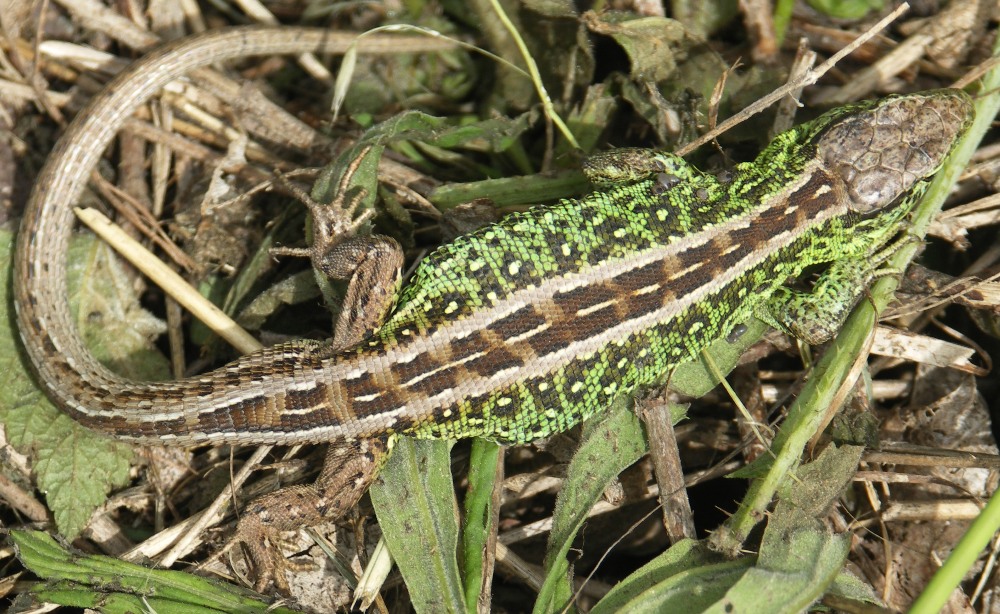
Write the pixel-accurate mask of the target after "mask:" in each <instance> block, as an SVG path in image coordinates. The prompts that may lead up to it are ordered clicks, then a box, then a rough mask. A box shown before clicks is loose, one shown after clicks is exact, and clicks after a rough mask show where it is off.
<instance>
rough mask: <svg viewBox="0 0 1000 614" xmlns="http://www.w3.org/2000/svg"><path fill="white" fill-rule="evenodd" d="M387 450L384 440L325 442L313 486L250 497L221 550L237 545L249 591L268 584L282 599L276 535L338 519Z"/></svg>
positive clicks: (284, 588)
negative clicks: (250, 574)
mask: <svg viewBox="0 0 1000 614" xmlns="http://www.w3.org/2000/svg"><path fill="white" fill-rule="evenodd" d="M391 447H392V440H391V437H390V436H386V437H377V438H372V439H362V440H357V441H352V442H342V443H340V444H331V445H330V446H329V448H328V449H327V453H326V460H325V461H324V464H323V470H322V471H321V472H320V475H319V477H318V478H317V479H316V482H314V483H313V484H309V485H298V486H289V487H286V488H282V489H279V490H276V491H274V492H272V493H270V494H267V495H264V496H262V497H258V498H257V499H254V501H253V502H251V504H250V505H248V506H247V508H246V510H244V514H243V516H242V518H240V522H239V524H238V525H237V528H236V533H235V534H234V535H233V537H232V538H231V539H230V541H229V543H228V544H227V545H226V547H225V548H223V550H222V552H225V551H227V550H229V549H230V548H231V547H232V546H233V545H235V544H242V545H243V546H244V548H245V549H246V550H245V552H246V554H248V555H249V556H248V562H249V563H250V564H251V565H252V566H253V571H254V577H255V578H256V580H255V582H254V589H255V590H257V591H258V592H263V591H264V590H266V589H267V587H268V586H269V585H271V584H272V583H273V584H274V586H275V588H277V589H278V591H279V592H281V593H282V594H286V595H287V594H288V592H289V586H288V580H287V578H286V577H285V572H286V571H288V570H289V569H290V567H291V566H290V564H289V563H288V561H287V560H286V559H285V557H284V555H283V554H282V552H281V550H280V548H279V547H278V535H279V534H280V533H281V532H282V531H295V530H298V529H300V528H302V527H305V526H312V525H316V524H319V523H321V522H324V521H329V520H334V519H337V518H339V517H341V516H343V515H344V514H345V513H346V512H347V510H349V509H351V508H352V507H354V506H355V505H356V504H357V502H358V500H360V499H361V496H362V495H364V494H365V491H367V490H368V486H369V485H371V483H372V481H373V480H374V479H375V476H377V475H378V472H379V470H380V469H381V468H382V465H383V464H384V463H385V460H386V458H387V457H388V454H389V450H390V449H391Z"/></svg>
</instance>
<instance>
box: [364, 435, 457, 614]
mask: <svg viewBox="0 0 1000 614" xmlns="http://www.w3.org/2000/svg"><path fill="white" fill-rule="evenodd" d="M451 446H452V442H450V441H432V440H419V439H411V438H408V437H401V438H399V440H398V441H397V442H396V444H395V446H394V447H393V449H392V454H391V455H390V456H389V460H388V461H387V462H386V465H385V467H384V468H383V469H382V472H381V473H380V474H379V477H378V480H376V481H375V483H374V484H373V485H372V487H371V489H369V493H370V494H371V499H372V504H373V505H374V506H375V514H376V515H377V516H378V520H379V526H380V527H381V528H382V533H384V534H385V540H386V544H387V545H388V546H389V552H391V553H392V558H393V559H395V561H396V564H397V565H398V566H399V571H400V572H401V573H402V574H403V579H404V580H405V581H406V586H407V588H408V589H409V591H410V599H411V600H412V602H413V607H414V609H415V610H416V611H417V612H455V613H458V612H464V611H465V597H464V591H463V588H462V579H461V577H460V575H459V571H458V534H459V528H458V507H457V506H458V504H457V503H456V501H455V491H454V488H453V486H452V478H451V454H450V450H451Z"/></svg>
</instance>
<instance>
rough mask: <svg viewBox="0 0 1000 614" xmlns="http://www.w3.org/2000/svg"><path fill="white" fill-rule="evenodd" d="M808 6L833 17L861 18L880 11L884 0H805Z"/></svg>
mask: <svg viewBox="0 0 1000 614" xmlns="http://www.w3.org/2000/svg"><path fill="white" fill-rule="evenodd" d="M806 2H807V4H809V6H811V7H813V8H814V9H816V10H817V11H819V12H820V13H825V14H826V15H829V16H830V17H833V18H835V19H861V18H862V17H864V16H865V15H867V14H868V13H870V12H872V11H881V10H882V8H883V7H884V6H885V0H806Z"/></svg>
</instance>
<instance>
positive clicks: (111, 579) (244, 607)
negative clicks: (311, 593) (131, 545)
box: [10, 531, 294, 614]
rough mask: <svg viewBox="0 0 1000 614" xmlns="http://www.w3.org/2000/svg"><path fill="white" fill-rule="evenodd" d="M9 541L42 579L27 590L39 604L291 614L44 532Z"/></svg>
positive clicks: (19, 534) (228, 587) (236, 590)
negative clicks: (87, 550)
mask: <svg viewBox="0 0 1000 614" xmlns="http://www.w3.org/2000/svg"><path fill="white" fill-rule="evenodd" d="M10 538H11V541H13V542H14V546H15V547H16V549H17V556H18V558H19V559H20V560H21V562H22V563H23V564H24V566H25V567H27V568H28V569H29V570H31V572H32V573H34V574H35V575H37V576H39V577H41V578H44V579H45V580H46V582H44V583H39V584H36V585H35V587H34V588H33V589H32V591H31V592H32V593H33V594H34V595H35V597H36V598H37V599H38V600H39V601H48V602H52V603H57V604H60V605H66V606H74V607H87V608H97V609H100V610H101V611H102V612H112V613H118V612H120V613H122V614H125V613H128V612H159V613H160V614H165V613H173V612H176V613H178V614H181V613H187V612H234V613H254V612H260V613H264V612H282V613H285V614H290V613H291V612H293V611H294V610H290V609H288V608H281V607H274V606H271V605H269V603H268V602H267V601H265V600H264V599H263V598H262V597H261V596H260V595H257V594H256V593H252V592H250V591H248V590H246V589H243V588H240V587H238V586H236V585H233V584H228V583H224V582H219V581H216V580H209V579H207V578H201V577H198V576H194V575H191V574H189V573H185V572H182V571H170V570H165V569H149V568H147V567H142V566H141V565H135V564H134V563H126V562H125V561H121V560H118V559H115V558H112V557H109V556H101V555H85V554H83V553H81V552H78V551H71V550H69V549H68V548H65V547H63V546H61V545H60V544H59V543H57V542H56V540H55V539H53V538H52V536H50V535H48V534H47V533H45V532H43V531H11V533H10Z"/></svg>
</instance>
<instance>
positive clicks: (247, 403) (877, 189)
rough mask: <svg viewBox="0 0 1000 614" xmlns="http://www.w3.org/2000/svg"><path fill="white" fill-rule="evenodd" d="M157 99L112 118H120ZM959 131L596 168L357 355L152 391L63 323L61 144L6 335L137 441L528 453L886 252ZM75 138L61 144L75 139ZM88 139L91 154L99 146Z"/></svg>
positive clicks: (430, 284)
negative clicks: (832, 267) (383, 439)
mask: <svg viewBox="0 0 1000 614" xmlns="http://www.w3.org/2000/svg"><path fill="white" fill-rule="evenodd" d="M206 40H208V39H206ZM317 45H319V43H317ZM286 47H288V48H289V49H291V44H288V45H286ZM283 49H284V48H283V47H282V48H275V47H272V48H269V49H263V50H258V52H260V53H269V52H280V51H282V50H283ZM215 51H216V55H215V56H214V57H212V61H218V60H219V59H221V58H220V57H219V55H220V54H222V55H225V53H228V52H232V55H234V56H235V55H239V54H240V53H242V54H246V52H247V50H246V49H244V50H241V52H237V51H236V50H235V49H227V48H226V47H225V45H224V44H222V43H220V44H219V45H218V48H217V49H216V50H215ZM295 51H298V49H297V48H296V49H295ZM167 52H169V49H168V50H167ZM165 53H166V52H165ZM162 55H164V54H161V56H162ZM208 55H209V57H211V54H208ZM161 59H162V58H161ZM146 63H151V61H149V62H146ZM195 63H197V60H196V59H191V60H189V61H188V64H187V65H185V66H184V67H183V69H184V71H186V70H188V69H190V68H191V67H192V66H193V65H194V64H195ZM142 64H143V63H140V64H139V66H138V68H136V69H133V70H132V71H131V74H133V75H134V74H136V73H138V71H140V70H141V69H142ZM178 72H180V69H178ZM173 76H176V75H173ZM127 78H129V77H128V74H126V75H125V76H123V77H121V79H122V80H123V81H124V80H126V79H127ZM164 79H166V77H164ZM164 82H165V81H164ZM155 89H156V88H153V87H152V86H151V87H149V88H147V90H148V91H144V92H142V93H141V94H140V95H136V96H134V97H132V98H131V99H129V100H127V101H125V102H127V103H128V105H131V107H132V108H134V107H135V106H137V105H138V104H141V103H142V102H143V100H144V99H145V98H148V97H149V96H150V95H152V93H153V92H154V91H155ZM102 104H103V105H104V107H101V105H102ZM116 104H117V105H120V106H121V105H124V102H123V101H122V100H119V101H112V102H108V101H107V99H105V100H102V101H99V102H98V103H97V104H96V105H95V106H96V108H94V107H91V108H90V109H89V115H90V117H88V116H87V115H88V114H87V113H81V116H83V117H81V118H80V119H79V120H78V122H77V123H78V124H79V123H83V122H87V121H91V122H93V121H101V120H104V121H105V122H106V123H108V124H109V125H110V124H114V122H108V121H107V120H108V116H110V117H111V118H112V119H113V120H115V121H118V120H121V121H124V117H127V116H128V114H129V113H130V112H131V111H130V110H129V109H124V110H123V108H119V107H115V106H113V105H116ZM128 105H125V106H128ZM105 107H106V108H105ZM971 114H972V111H971V103H970V101H969V99H968V97H967V96H966V95H965V94H964V93H961V92H958V91H955V90H941V91H937V92H931V93H927V94H923V95H911V96H904V97H897V98H889V99H885V100H883V101H879V102H868V103H861V104H859V105H854V106H848V107H843V108H841V109H838V110H835V111H833V112H831V113H828V114H827V115H824V116H823V117H821V118H820V119H818V120H816V121H814V122H812V123H810V124H807V125H805V126H803V127H800V128H797V129H795V130H793V131H790V132H787V133H784V134H782V135H780V136H779V137H777V138H776V139H775V140H774V141H773V142H772V144H771V145H770V146H769V147H768V148H767V149H766V150H765V151H764V152H763V153H762V154H761V156H760V157H758V159H757V160H756V161H754V162H752V163H747V164H741V165H738V166H737V167H736V169H735V170H734V171H733V173H732V177H731V179H729V180H728V181H724V182H723V181H720V180H718V179H717V178H715V177H713V176H710V175H705V174H702V173H700V172H698V171H696V170H694V169H692V168H691V167H688V166H687V165H686V164H685V163H684V162H683V161H682V160H680V159H678V158H675V157H673V156H670V155H669V154H655V155H654V154H650V153H649V152H646V153H645V154H643V153H636V154H635V159H634V160H632V159H629V155H631V154H630V153H629V152H624V153H618V154H614V155H612V156H610V157H604V158H598V160H597V162H595V164H596V165H597V166H598V167H599V168H597V169H596V170H597V171H599V174H601V175H603V176H604V177H611V178H612V180H611V181H610V182H609V183H608V185H607V186H604V187H602V188H601V189H599V190H598V191H596V192H594V193H592V194H590V195H588V196H586V197H584V198H582V199H579V200H567V201H563V202H561V203H560V204H558V205H555V206H552V207H546V208H536V209H532V210H530V211H528V212H526V213H523V214H515V215H512V216H508V217H507V218H505V219H503V220H502V221H500V222H499V223H497V224H495V225H493V226H489V227H486V228H484V229H481V230H479V231H477V232H475V233H472V234H470V235H467V236H466V237H463V238H460V239H458V240H457V241H455V242H454V243H452V244H450V245H446V246H444V247H442V248H440V249H439V250H437V251H435V252H434V253H433V254H431V255H430V256H428V257H427V258H426V259H425V260H424V261H423V262H422V263H421V265H420V267H419V268H418V270H417V272H416V273H415V274H414V276H413V278H412V280H411V281H410V283H409V284H408V286H407V287H406V288H404V290H403V292H402V294H401V296H400V298H399V302H398V306H397V308H396V309H395V310H394V312H393V313H392V314H391V316H390V317H389V319H388V321H387V322H386V323H385V325H384V326H383V327H381V328H380V329H379V330H378V331H377V332H376V334H375V336H374V337H373V338H372V339H371V340H369V341H368V342H366V343H364V344H362V345H361V346H360V347H358V348H356V349H354V350H351V351H347V352H344V353H340V354H336V355H329V354H330V352H328V351H324V349H323V346H321V345H319V344H315V343H311V342H298V343H293V344H285V345H280V346H276V347H272V348H269V349H266V350H262V351H260V352H256V353H253V354H250V355H247V356H244V357H242V358H240V359H238V360H236V361H235V362H233V363H230V364H229V365H227V366H225V367H222V368H220V369H218V370H216V371H213V372H211V373H208V374H205V375H202V376H198V377H193V378H189V379H185V380H178V381H174V382H162V383H160V382H157V383H146V382H134V381H129V380H125V379H124V378H121V377H119V376H117V375H115V374H113V373H111V372H110V371H108V370H107V369H105V368H104V367H103V366H101V365H100V364H98V363H97V362H96V361H95V360H94V359H93V358H92V357H91V356H90V355H89V353H87V352H86V350H85V349H84V347H83V345H82V343H81V342H80V340H79V337H78V334H77V333H76V331H75V330H74V329H73V327H72V325H71V324H70V323H71V321H72V320H71V318H70V316H69V308H68V304H67V302H66V298H65V291H64V290H65V279H64V276H65V272H64V267H65V265H64V263H61V261H60V262H59V263H55V264H53V263H52V262H51V259H53V258H58V259H62V258H64V254H65V252H66V245H67V243H68V237H69V231H68V228H67V229H65V230H64V231H63V230H60V231H54V230H53V228H54V227H57V226H58V224H57V222H58V221H60V220H61V221H65V220H67V219H68V214H67V210H68V208H69V207H70V205H71V204H72V202H73V201H74V200H75V197H76V195H77V193H78V192H79V190H80V187H81V186H82V182H83V180H84V179H85V177H86V175H87V173H88V172H89V170H90V168H87V166H88V165H90V166H92V165H93V163H94V162H95V161H96V154H95V155H94V156H92V157H91V159H90V160H87V161H86V162H80V161H79V160H78V159H74V158H73V156H74V155H75V152H74V151H73V147H71V146H69V145H64V146H62V147H61V149H57V151H56V153H55V154H54V155H53V156H52V158H51V159H50V161H49V163H48V165H47V167H46V169H44V170H43V173H42V175H41V179H40V181H39V186H38V187H37V188H36V191H35V193H34V194H33V196H32V200H31V203H30V205H29V208H28V210H27V211H26V216H25V222H24V225H23V226H22V231H21V238H20V240H19V245H18V253H17V261H16V288H15V289H16V296H17V297H18V302H17V306H18V319H19V324H20V329H21V331H22V338H23V339H24V343H25V346H26V349H27V352H28V354H29V356H30V358H31V360H32V363H33V364H34V365H35V368H36V369H37V370H38V372H39V373H40V376H41V380H42V381H43V382H44V383H45V384H46V386H47V387H48V390H49V392H50V394H51V395H52V396H53V397H54V398H55V399H56V400H57V402H58V403H59V404H60V405H62V406H63V407H64V408H65V409H66V410H67V411H69V413H71V414H72V415H73V416H74V417H75V418H76V419H77V420H79V421H80V422H82V423H83V424H85V425H87V426H90V427H93V428H97V429H99V430H103V431H108V432H112V433H114V434H116V435H119V436H122V437H125V438H130V439H135V440H139V441H146V442H158V443H175V444H180V445H187V444H194V443H198V442H211V441H214V442H222V441H225V442H246V443H294V442H308V441H330V440H336V439H345V438H346V439H354V438H366V437H373V436H380V435H385V434H388V433H393V432H398V433H404V434H409V435H414V436H418V437H471V436H485V437H489V438H492V439H495V440H497V441H500V442H505V443H518V442H525V441H529V440H532V439H535V438H538V437H542V436H546V435H550V434H552V433H555V432H558V431H561V430H565V429H566V428H568V427H569V426H571V425H572V424H574V423H576V422H578V421H579V420H581V419H584V418H586V417H587V416H588V415H589V414H591V413H592V412H593V411H595V410H597V409H599V408H601V407H603V406H605V405H606V404H607V403H608V402H609V401H610V400H611V399H612V398H614V397H615V396H617V395H619V394H625V393H628V392H630V391H632V390H634V389H635V388H636V387H638V386H640V385H643V384H647V383H650V382H652V381H654V380H655V379H656V378H658V377H660V376H662V375H663V374H665V373H666V372H667V371H669V369H670V368H672V367H673V366H675V365H677V364H678V363H680V362H682V361H684V360H687V359H690V358H692V357H694V356H696V355H697V353H698V352H699V351H700V350H701V349H703V348H704V347H706V346H707V345H708V343H709V342H711V341H712V340H714V339H717V338H720V337H724V336H726V335H727V334H729V333H730V332H731V331H732V330H733V329H734V327H735V326H736V325H738V324H739V323H741V322H743V321H746V320H747V319H749V318H750V317H751V316H752V315H758V316H762V317H765V318H766V319H769V321H771V322H772V323H776V324H779V325H780V324H782V323H781V322H776V321H774V319H773V318H770V317H769V316H768V314H767V313H766V312H767V309H766V307H767V302H768V301H769V299H772V298H773V297H775V296H777V295H778V294H779V293H781V292H783V290H782V286H783V284H784V283H785V282H786V281H787V280H789V279H792V278H795V277H797V276H799V275H800V274H801V273H802V271H803V270H804V269H805V268H806V267H808V266H811V265H815V264H823V263H829V262H837V261H838V260H843V259H850V260H851V261H856V262H864V261H866V260H867V259H869V258H871V257H873V256H874V254H876V253H877V251H878V250H879V249H880V248H882V247H883V246H885V245H886V244H887V243H888V242H889V241H890V240H891V239H892V238H893V237H895V236H896V235H897V234H898V233H899V229H900V224H901V222H902V220H903V219H904V218H905V216H906V215H907V213H908V212H909V210H910V207H911V206H912V203H913V202H914V200H915V199H916V197H917V196H918V195H919V194H920V193H921V192H922V190H923V187H924V186H925V184H926V180H927V179H928V178H929V177H930V176H931V175H933V174H934V172H936V171H937V169H938V168H939V167H940V164H941V162H942V161H943V159H944V157H945V155H946V154H947V152H948V151H949V150H950V149H951V147H952V145H953V143H954V142H955V140H956V139H957V137H958V135H960V134H961V133H962V132H964V130H965V129H966V127H967V126H968V124H969V122H970V121H971ZM94 117H97V118H98V119H97V120H94V119H93V118H94ZM74 126H75V127H71V128H70V130H69V131H68V136H67V137H66V140H68V141H69V142H70V144H71V145H72V144H73V143H72V139H73V138H79V135H80V134H86V128H80V127H78V126H76V124H74ZM112 127H113V128H116V127H117V126H112ZM105 132H107V136H106V138H105V136H102V137H101V138H102V139H104V140H105V142H106V141H107V140H110V138H111V137H112V136H113V133H114V130H113V129H111V128H109V129H107V130H106V131H105ZM61 174H69V175H73V176H74V177H75V181H76V184H74V185H70V186H69V187H68V188H67V189H68V191H69V192H70V194H69V196H72V198H69V197H67V195H65V194H64V195H62V196H61V198H62V202H59V197H58V196H57V197H53V196H52V191H53V188H52V185H49V184H48V183H47V182H44V181H42V180H51V182H52V183H56V184H57V182H58V181H60V175H61ZM81 177H82V178H83V179H81ZM57 185H58V184H57ZM60 277H62V279H60ZM53 278H55V279H56V280H57V281H56V282H53V281H52V280H53ZM49 283H54V287H55V289H56V290H55V295H56V296H53V291H52V290H51V289H49V287H48V286H47V285H45V284H49ZM60 289H61V290H62V293H61V295H60V294H59V290H60Z"/></svg>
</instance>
